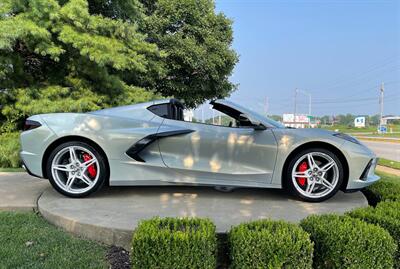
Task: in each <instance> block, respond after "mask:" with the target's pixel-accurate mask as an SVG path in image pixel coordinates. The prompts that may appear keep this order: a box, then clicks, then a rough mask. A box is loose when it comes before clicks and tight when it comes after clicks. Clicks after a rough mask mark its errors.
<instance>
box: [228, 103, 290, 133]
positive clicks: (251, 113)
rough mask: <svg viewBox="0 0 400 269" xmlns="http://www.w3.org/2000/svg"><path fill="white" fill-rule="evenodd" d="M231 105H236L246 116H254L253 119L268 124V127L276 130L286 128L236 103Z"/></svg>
mask: <svg viewBox="0 0 400 269" xmlns="http://www.w3.org/2000/svg"><path fill="white" fill-rule="evenodd" d="M229 103H231V102H229ZM231 104H232V105H234V106H235V107H236V108H237V109H238V110H240V111H242V112H244V113H246V114H249V115H252V116H253V117H255V118H257V119H258V120H259V121H262V122H265V123H267V124H268V125H270V126H272V127H275V128H286V127H285V125H283V124H282V123H280V122H277V121H274V120H273V119H270V118H268V117H266V116H264V115H261V114H259V113H257V112H255V111H253V110H250V109H248V108H245V107H243V106H241V105H238V104H236V103H235V104H233V103H231Z"/></svg>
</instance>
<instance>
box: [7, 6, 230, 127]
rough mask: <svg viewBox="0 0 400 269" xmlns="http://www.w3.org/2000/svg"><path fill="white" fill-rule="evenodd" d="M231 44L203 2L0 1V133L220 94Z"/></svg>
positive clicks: (225, 24)
mask: <svg viewBox="0 0 400 269" xmlns="http://www.w3.org/2000/svg"><path fill="white" fill-rule="evenodd" d="M176 9H178V10H176ZM231 42H232V29H231V22H230V21H229V20H228V19H226V18H225V16H224V15H222V14H217V15H216V14H215V11H214V4H213V2H212V1H211V0H200V1H176V0H168V1H167V0H165V1H158V2H156V1H143V4H142V3H140V2H139V1H138V0H126V1H125V0H90V1H87V0H59V1H56V0H30V1H25V0H21V1H15V0H2V1H1V2H0V102H1V105H2V107H1V108H0V109H1V112H0V123H1V122H5V123H6V124H3V126H2V127H1V128H2V130H3V131H4V130H14V129H16V128H18V125H20V124H21V123H22V122H23V119H24V118H26V117H27V116H29V115H31V114H36V113H44V112H67V111H88V110H94V109H99V108H103V107H108V106H115V105H122V104H129V103H135V102H142V101H147V100H151V99H153V98H159V95H160V94H161V95H164V96H174V97H176V98H183V99H185V100H186V101H187V103H188V104H195V103H200V102H202V101H204V100H206V99H211V98H215V97H222V96H226V95H228V94H229V93H230V92H231V91H232V90H233V89H234V85H232V84H231V83H230V82H229V81H228V76H229V75H230V74H231V72H232V69H233V66H234V64H235V63H236V61H237V56H236V54H235V53H234V51H233V50H231V49H230V45H231Z"/></svg>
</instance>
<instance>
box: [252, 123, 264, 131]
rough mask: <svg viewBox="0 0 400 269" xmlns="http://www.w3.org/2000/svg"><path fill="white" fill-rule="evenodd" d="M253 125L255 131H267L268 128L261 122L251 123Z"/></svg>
mask: <svg viewBox="0 0 400 269" xmlns="http://www.w3.org/2000/svg"><path fill="white" fill-rule="evenodd" d="M251 124H252V125H253V126H252V127H253V129H254V130H260V131H262V130H265V129H267V127H265V126H264V124H262V123H261V122H259V121H251Z"/></svg>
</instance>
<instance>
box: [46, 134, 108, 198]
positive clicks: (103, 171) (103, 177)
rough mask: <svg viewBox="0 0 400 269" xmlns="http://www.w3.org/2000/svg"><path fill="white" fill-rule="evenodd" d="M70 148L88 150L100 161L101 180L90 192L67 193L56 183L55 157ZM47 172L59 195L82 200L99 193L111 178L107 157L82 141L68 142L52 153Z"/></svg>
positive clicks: (47, 164)
mask: <svg viewBox="0 0 400 269" xmlns="http://www.w3.org/2000/svg"><path fill="white" fill-rule="evenodd" d="M70 146H79V147H83V148H85V149H88V150H89V151H90V152H92V153H93V155H95V157H96V159H97V160H98V165H99V168H100V174H99V178H98V180H97V182H96V183H95V184H94V186H93V187H92V188H91V189H90V190H88V191H86V192H84V193H79V194H76V193H70V192H67V191H65V190H63V189H62V188H61V187H60V186H59V185H58V184H57V183H56V181H55V179H54V178H53V174H52V169H51V166H52V162H53V159H54V157H55V156H56V154H57V153H58V152H59V151H61V150H63V149H64V148H66V147H70ZM46 172H47V175H48V178H49V181H50V183H51V185H52V186H53V188H54V189H56V190H57V191H58V192H59V193H61V194H63V195H65V196H68V197H71V198H82V197H86V196H88V195H90V194H92V193H95V192H96V191H98V190H99V189H101V188H102V187H103V185H104V183H105V182H108V178H109V168H108V165H107V161H106V159H105V157H104V156H103V155H102V153H101V152H100V150H98V149H96V148H94V147H93V146H91V145H89V144H87V143H84V142H80V141H71V142H66V143H63V144H61V145H59V146H57V147H56V148H55V149H54V150H53V151H52V152H51V154H50V156H49V158H48V159H47V162H46Z"/></svg>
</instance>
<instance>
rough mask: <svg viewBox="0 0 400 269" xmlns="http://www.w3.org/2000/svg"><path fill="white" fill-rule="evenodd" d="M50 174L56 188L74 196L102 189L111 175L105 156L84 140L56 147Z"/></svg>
mask: <svg viewBox="0 0 400 269" xmlns="http://www.w3.org/2000/svg"><path fill="white" fill-rule="evenodd" d="M47 175H48V176H49V180H50V182H51V184H52V185H53V186H54V188H55V189H56V190H57V191H59V192H60V193H62V194H65V195H67V196H70V197H84V196H87V195H89V194H90V193H92V192H94V191H96V190H98V189H99V188H100V187H101V186H102V185H103V184H104V182H105V180H106V177H107V176H108V171H107V166H106V165H105V161H104V158H103V157H102V156H101V154H100V153H99V152H98V150H96V149H95V148H94V147H92V146H90V145H88V144H86V143H83V142H67V143H64V144H61V145H60V146H58V147H57V148H55V149H54V150H53V152H52V153H51V154H50V156H49V159H48V162H47Z"/></svg>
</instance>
